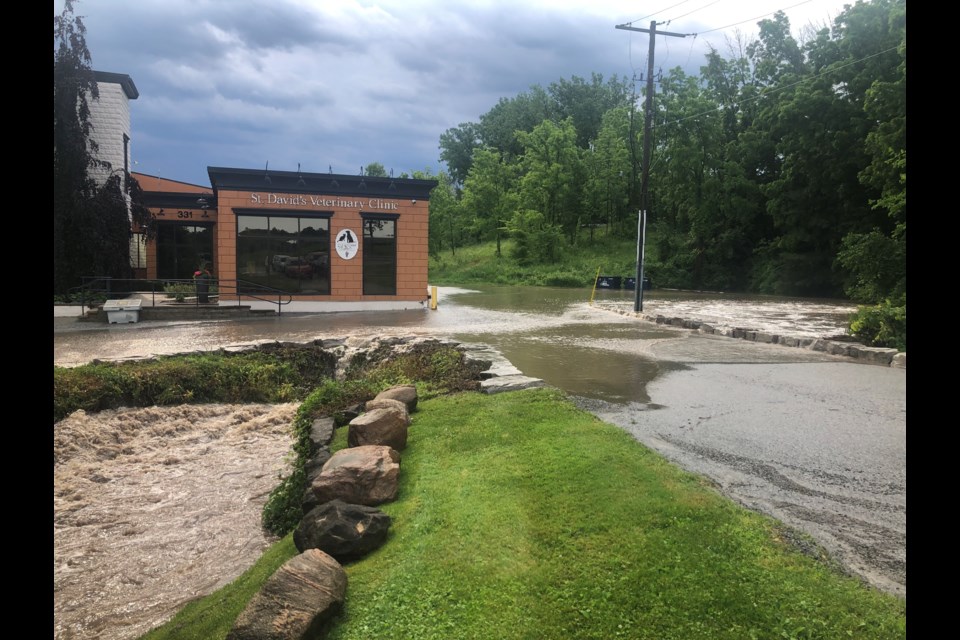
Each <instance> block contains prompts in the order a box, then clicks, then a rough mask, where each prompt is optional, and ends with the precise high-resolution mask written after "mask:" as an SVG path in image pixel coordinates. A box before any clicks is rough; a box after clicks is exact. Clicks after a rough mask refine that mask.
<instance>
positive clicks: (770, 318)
mask: <svg viewBox="0 0 960 640" xmlns="http://www.w3.org/2000/svg"><path fill="white" fill-rule="evenodd" d="M590 296H591V292H590V291H589V290H570V289H542V288H530V287H483V288H480V289H477V290H462V289H460V290H458V289H452V288H441V291H440V298H439V301H440V306H439V309H438V310H437V311H428V310H416V311H393V312H375V313H335V314H312V315H309V314H304V315H293V314H285V315H283V316H281V317H277V318H267V319H256V320H244V321H206V322H171V323H137V324H129V325H108V326H105V325H90V324H87V323H79V322H77V321H76V320H75V319H73V318H66V319H60V318H55V326H54V363H55V364H58V365H62V366H75V365H78V364H82V363H85V362H89V361H90V360H92V359H94V358H101V359H110V358H123V357H131V356H149V355H161V354H172V353H183V352H190V351H196V350H209V349H218V348H222V347H228V346H233V345H239V344H249V343H252V342H257V341H264V340H266V341H273V340H290V341H308V340H313V339H316V338H342V337H347V336H362V335H370V336H374V335H424V336H436V337H449V338H452V339H456V340H459V341H461V342H465V343H471V342H478V343H484V344H490V345H492V346H494V347H495V348H496V349H498V350H499V351H500V352H501V353H502V354H503V355H504V356H505V357H506V358H507V359H508V360H510V361H511V362H512V363H513V364H514V365H515V366H516V367H517V368H519V369H520V370H521V371H523V373H525V374H527V375H530V376H535V377H540V378H543V379H544V380H545V381H546V382H547V383H549V384H551V385H553V386H556V387H559V388H561V389H564V390H565V391H567V392H568V393H570V394H571V396H572V397H573V398H574V399H575V401H576V402H578V403H579V404H580V405H581V406H583V407H584V408H586V409H588V410H590V411H592V412H593V413H595V414H596V415H598V416H600V417H601V418H603V419H604V420H606V421H608V422H611V423H612V424H616V425H618V426H620V427H621V428H624V429H625V430H627V431H629V432H630V433H632V434H633V435H634V436H635V437H636V438H637V439H638V440H640V441H641V442H643V443H644V444H646V445H647V446H650V447H652V448H654V449H656V450H657V451H659V452H660V453H662V454H663V455H665V456H666V457H668V458H670V459H671V460H673V461H675V462H676V463H678V464H680V465H681V466H684V467H685V468H688V469H690V470H693V471H695V472H697V473H703V474H705V475H707V476H708V477H710V478H712V479H713V480H714V481H715V482H716V483H717V486H718V488H719V489H720V490H722V491H723V492H724V493H725V494H727V495H729V496H730V497H731V498H733V499H735V500H737V501H739V502H741V503H742V504H745V505H747V506H749V507H750V508H753V509H756V510H758V511H762V512H764V513H767V514H770V515H772V516H774V517H776V518H778V519H780V520H782V521H784V522H786V523H787V524H789V525H790V526H792V527H796V528H797V530H798V531H802V532H804V533H806V534H808V535H810V536H812V537H813V539H814V540H815V541H816V543H817V544H820V545H824V547H825V548H826V549H827V550H828V551H829V552H830V553H831V554H833V556H834V557H835V558H836V559H838V561H839V562H841V564H843V565H844V566H845V567H846V568H847V569H848V570H849V571H850V572H851V573H852V574H854V575H858V576H860V577H862V578H863V579H864V580H867V581H868V582H870V584H873V585H874V586H876V587H878V588H881V589H884V590H887V591H890V592H893V593H898V594H901V595H904V596H905V593H906V577H905V574H906V555H905V554H906V466H905V458H906V438H905V430H906V396H905V376H906V373H905V371H903V370H892V369H889V368H885V367H876V366H873V365H863V364H852V363H851V362H849V361H848V360H846V359H844V358H840V357H836V356H829V355H826V354H823V353H819V352H813V351H810V350H806V349H795V348H788V347H781V346H778V345H766V344H756V343H750V342H746V341H743V340H734V339H730V338H722V337H717V336H703V335H699V334H697V333H695V332H690V331H686V330H682V329H678V328H673V327H667V326H662V325H656V324H651V323H647V322H642V321H639V320H637V319H635V318H633V317H630V316H629V315H621V314H619V313H614V311H617V310H627V311H630V310H632V308H633V294H632V293H630V292H597V294H596V295H595V296H594V299H593V301H592V303H591V300H590ZM853 309H854V308H853V306H852V305H850V304H849V303H845V302H842V301H820V300H803V299H782V298H765V297H760V296H753V297H750V296H739V297H734V296H723V295H718V294H691V293H683V292H663V291H661V292H657V291H654V292H648V293H647V294H646V296H645V300H644V312H645V313H648V314H654V315H656V314H661V315H664V316H666V317H684V318H691V319H700V320H703V321H706V322H711V323H713V324H718V325H727V326H738V327H744V328H750V329H755V330H761V331H768V332H771V333H778V334H780V335H792V336H798V337H828V336H835V335H838V334H841V333H843V331H844V327H845V325H846V320H847V317H848V315H849V314H850V313H851V312H852V311H853ZM294 411H295V406H292V405H291V406H279V407H262V406H255V407H247V406H239V407H230V406H223V407H217V408H216V409H215V410H213V411H211V410H210V408H209V407H208V408H204V409H197V408H196V407H189V406H187V407H177V408H172V409H162V410H161V409H156V408H151V409H132V410H122V411H117V412H104V413H102V414H97V415H90V416H88V415H85V414H80V415H75V416H72V417H71V418H70V419H69V420H66V421H64V422H62V423H60V424H59V425H57V426H55V454H54V455H55V465H54V480H55V488H54V511H55V516H54V540H55V548H54V561H55V562H54V565H55V572H54V589H55V591H54V608H55V611H54V614H55V638H63V639H67V638H104V639H110V640H126V639H128V638H136V637H138V636H139V635H141V634H142V633H143V632H145V631H147V630H148V629H149V628H151V627H153V626H156V625H157V624H160V623H162V622H164V621H165V620H166V619H168V618H169V617H170V616H172V615H173V614H174V613H175V612H176V611H177V610H178V609H179V608H180V607H182V605H183V604H185V603H186V602H188V601H189V600H191V599H193V598H195V597H199V596H201V595H205V594H207V593H210V592H211V591H213V590H215V589H216V588H218V587H219V586H221V585H223V584H226V583H227V582H229V581H230V580H232V579H233V578H235V577H236V576H238V575H239V574H240V573H242V572H243V571H244V570H245V569H246V568H248V567H249V566H250V565H251V564H252V563H253V562H254V561H255V560H256V558H257V557H259V555H260V553H261V552H262V550H263V549H265V548H266V547H267V546H268V545H269V544H270V542H271V540H269V539H268V538H266V537H265V536H264V535H263V532H262V530H261V529H260V526H259V519H260V509H261V507H262V504H263V501H264V500H265V499H266V494H267V493H268V492H269V491H270V489H272V488H273V487H274V486H275V485H276V482H277V479H278V475H279V474H281V473H282V472H283V468H284V465H285V464H286V460H287V457H288V456H287V454H288V452H289V445H290V440H289V424H290V423H291V422H292V417H293V414H294Z"/></svg>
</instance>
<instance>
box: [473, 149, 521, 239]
mask: <svg viewBox="0 0 960 640" xmlns="http://www.w3.org/2000/svg"><path fill="white" fill-rule="evenodd" d="M513 173H514V172H513V169H512V167H511V166H509V165H507V164H506V163H505V162H504V161H503V158H501V156H500V153H499V152H498V151H496V150H494V149H490V148H488V147H480V148H478V149H476V150H474V152H473V161H472V163H471V166H470V171H469V173H467V179H466V180H465V181H464V184H463V187H464V192H463V200H462V205H463V210H464V211H466V212H467V213H468V214H470V215H472V216H473V220H474V223H475V231H476V237H477V239H478V240H487V239H490V238H494V239H495V240H496V241H497V256H498V257H499V256H500V231H501V229H502V228H503V226H504V224H505V222H506V220H507V219H508V218H509V217H510V214H511V212H512V209H513V206H514V198H513V196H512V194H511V193H510V187H511V184H512V182H513Z"/></svg>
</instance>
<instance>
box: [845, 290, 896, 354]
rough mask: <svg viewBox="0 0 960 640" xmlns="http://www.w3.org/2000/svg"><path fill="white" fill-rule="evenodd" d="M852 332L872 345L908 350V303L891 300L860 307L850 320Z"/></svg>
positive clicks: (865, 342) (862, 340) (854, 335)
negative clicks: (897, 303)
mask: <svg viewBox="0 0 960 640" xmlns="http://www.w3.org/2000/svg"><path fill="white" fill-rule="evenodd" d="M850 334H851V335H852V336H853V337H855V338H856V339H858V340H860V341H861V342H863V343H864V344H866V345H868V346H871V347H893V348H896V349H897V350H898V351H906V350H907V303H906V301H904V303H903V305H899V306H898V305H896V304H893V303H891V302H890V301H889V300H886V301H885V302H882V303H880V304H878V305H875V306H872V307H859V308H858V309H857V312H856V313H855V314H854V315H853V317H852V318H851V320H850Z"/></svg>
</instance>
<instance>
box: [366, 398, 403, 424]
mask: <svg viewBox="0 0 960 640" xmlns="http://www.w3.org/2000/svg"><path fill="white" fill-rule="evenodd" d="M374 409H395V410H397V411H399V412H400V413H402V414H403V415H405V416H406V417H407V424H408V425H409V424H410V411H409V410H408V409H407V405H406V404H404V403H403V402H401V401H400V400H394V399H392V398H381V397H379V396H377V397H376V398H374V399H373V400H369V401H367V404H366V405H365V406H364V411H373V410H374Z"/></svg>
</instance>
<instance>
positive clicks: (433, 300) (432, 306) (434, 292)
mask: <svg viewBox="0 0 960 640" xmlns="http://www.w3.org/2000/svg"><path fill="white" fill-rule="evenodd" d="M430 309H431V310H432V311H436V310H437V288H436V287H435V286H433V287H430Z"/></svg>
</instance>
